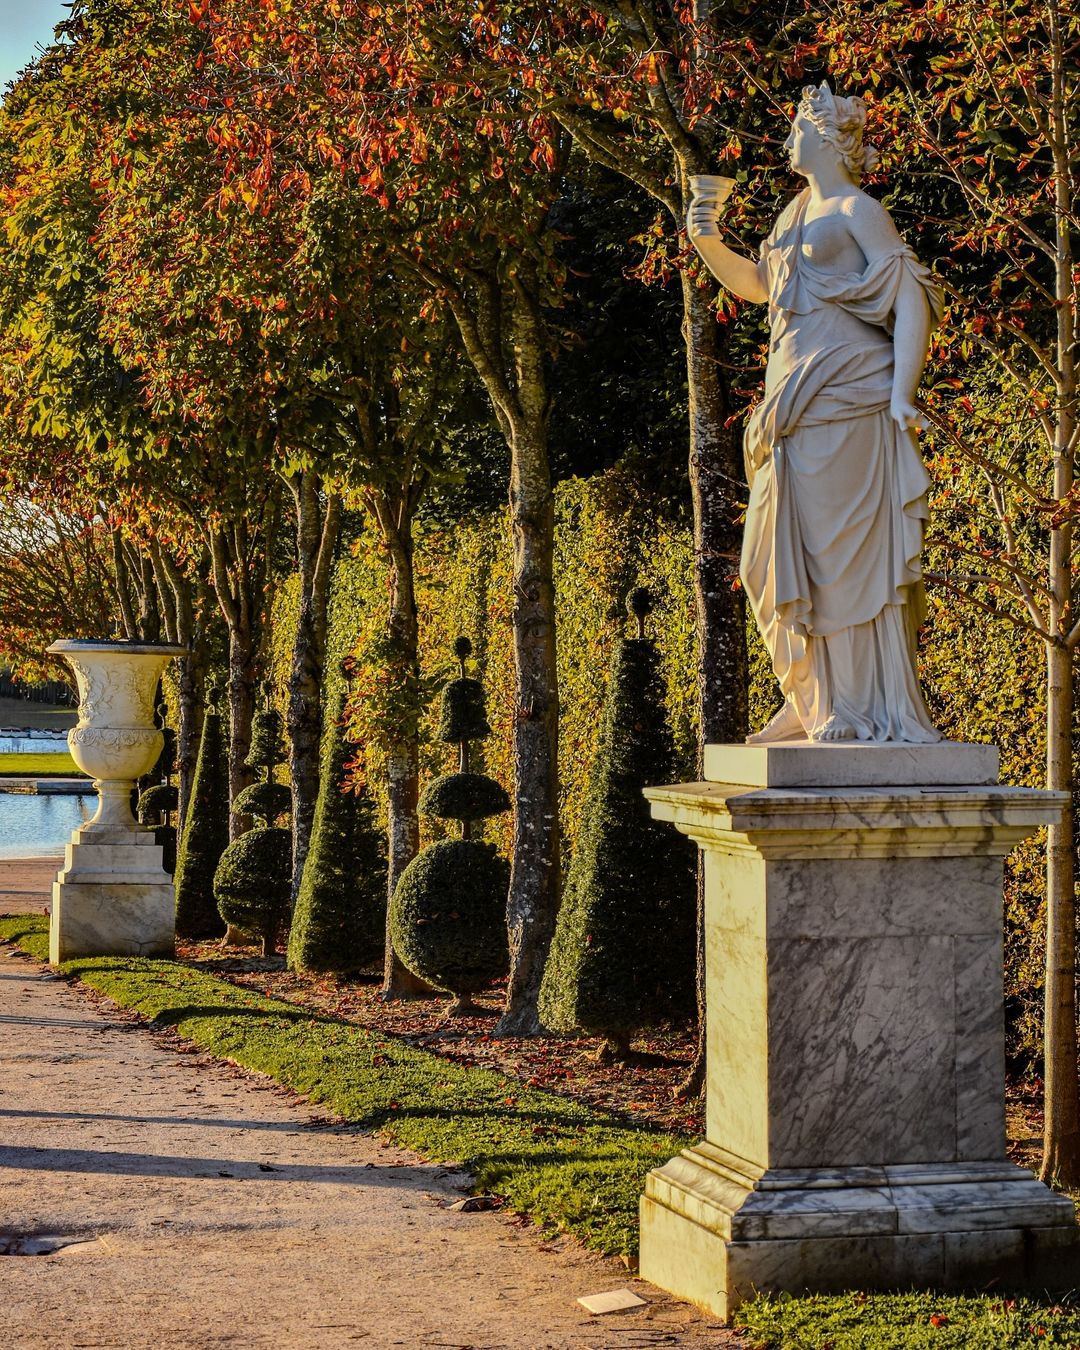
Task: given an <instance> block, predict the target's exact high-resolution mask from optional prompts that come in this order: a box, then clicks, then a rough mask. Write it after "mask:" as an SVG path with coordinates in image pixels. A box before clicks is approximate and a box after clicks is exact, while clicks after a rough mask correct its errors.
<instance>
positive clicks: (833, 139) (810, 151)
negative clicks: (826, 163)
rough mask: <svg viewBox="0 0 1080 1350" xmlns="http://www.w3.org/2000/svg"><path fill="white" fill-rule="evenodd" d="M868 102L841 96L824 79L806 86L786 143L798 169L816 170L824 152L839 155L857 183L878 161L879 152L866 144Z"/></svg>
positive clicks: (838, 157) (806, 171)
mask: <svg viewBox="0 0 1080 1350" xmlns="http://www.w3.org/2000/svg"><path fill="white" fill-rule="evenodd" d="M865 125H866V104H865V103H864V102H863V101H862V99H861V98H838V97H837V96H836V95H835V94H834V93H833V92H832V90H831V89H830V88H829V86H828V85H827V84H826V83H825V82H824V81H822V83H821V84H820V85H817V86H816V87H815V86H814V85H812V84H808V85H807V86H806V88H805V89H804V90H803V94H802V99H801V100H800V102H799V107H798V110H797V111H796V113H795V117H794V119H793V121H792V123H791V132H790V134H789V135H788V138H787V140H786V141H785V142H784V147H785V149H786V150H787V151H788V153H789V156H790V159H791V167H792V168H793V169H794V170H795V172H796V173H802V174H806V173H812V172H813V170H814V167H815V161H818V157H819V156H820V155H822V154H829V155H832V156H834V157H835V158H836V159H838V160H839V161H840V163H841V165H843V167H844V169H846V170H847V173H848V175H849V177H850V178H851V181H852V182H853V183H858V181H859V180H860V179H861V178H862V176H863V174H864V173H869V172H870V170H871V169H873V167H874V165H875V164H876V163H877V152H876V151H875V150H872V149H871V148H870V147H869V146H867V145H863V128H864V127H865Z"/></svg>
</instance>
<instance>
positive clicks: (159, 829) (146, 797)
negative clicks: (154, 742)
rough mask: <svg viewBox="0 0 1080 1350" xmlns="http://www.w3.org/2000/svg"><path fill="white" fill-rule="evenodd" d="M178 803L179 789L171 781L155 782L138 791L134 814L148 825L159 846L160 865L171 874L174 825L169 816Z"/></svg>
mask: <svg viewBox="0 0 1080 1350" xmlns="http://www.w3.org/2000/svg"><path fill="white" fill-rule="evenodd" d="M179 804H180V793H179V790H178V789H177V788H176V787H175V785H174V784H172V783H155V784H154V786H153V787H148V788H147V789H146V791H145V792H140V793H139V804H138V807H137V808H136V816H137V818H138V821H139V824H140V825H150V826H152V827H153V830H154V842H155V843H157V844H158V845H160V847H161V865H162V867H163V868H164V869H165V871H166V872H168V873H169V875H170V876H171V875H172V874H173V873H174V872H175V871H176V826H175V825H174V824H173V823H172V821H171V820H170V819H169V817H170V816H171V815H172V813H173V812H174V811H175V810H176V808H177V807H178V806H179Z"/></svg>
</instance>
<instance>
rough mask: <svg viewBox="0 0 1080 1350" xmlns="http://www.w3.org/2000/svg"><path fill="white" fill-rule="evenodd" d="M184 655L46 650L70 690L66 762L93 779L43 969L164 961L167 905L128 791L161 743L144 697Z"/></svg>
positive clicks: (167, 886) (68, 643) (87, 645)
mask: <svg viewBox="0 0 1080 1350" xmlns="http://www.w3.org/2000/svg"><path fill="white" fill-rule="evenodd" d="M185 650H186V648H184V647H178V646H173V645H171V644H162V643H153V644H151V643H132V642H94V641H78V640H65V641H62V642H54V643H53V645H52V646H51V647H50V648H49V651H50V653H52V654H55V655H58V656H63V658H64V660H65V661H67V663H68V665H69V666H70V667H71V668H72V670H73V671H74V672H75V679H76V680H77V682H78V686H79V721H78V724H77V725H76V726H75V727H73V728H72V729H71V731H69V732H68V746H69V748H70V750H71V755H72V758H73V759H74V760H75V763H76V764H77V765H78V766H79V768H80V769H82V771H83V772H84V773H88V774H90V775H91V776H92V777H93V779H94V787H95V789H96V791H97V794H98V807H97V811H96V812H95V814H94V815H93V816H92V817H91V819H90V820H89V821H87V823H86V824H85V825H82V826H80V827H79V829H77V830H75V831H74V833H73V834H72V836H71V842H70V843H69V844H68V845H67V847H66V850H65V854H64V866H63V868H62V869H61V870H60V872H59V874H58V875H57V878H56V880H55V881H54V882H53V891H52V915H51V919H50V922H49V960H50V961H52V962H53V963H56V962H59V961H66V960H68V959H69V958H71V957H75V956H161V955H169V956H171V955H172V952H173V948H174V941H175V915H174V911H175V897H174V893H173V884H172V878H171V877H170V876H169V875H168V873H166V872H165V871H164V869H163V868H162V865H161V848H160V846H159V845H158V844H157V843H155V841H154V832H153V830H152V829H149V828H147V827H145V826H142V825H138V824H137V823H136V821H135V818H134V816H133V815H132V814H131V793H132V790H133V788H134V786H135V781H136V779H138V778H139V777H140V776H141V775H142V774H144V773H147V772H148V771H149V770H150V769H152V768H153V766H154V763H155V761H156V760H157V758H158V756H159V755H160V754H161V748H162V745H163V738H162V735H161V732H160V731H158V730H157V728H156V727H155V726H154V696H155V693H156V691H157V685H158V680H159V679H160V678H161V673H162V671H163V670H164V669H165V667H166V665H167V664H168V662H169V661H170V660H171V658H172V657H174V656H180V655H182V654H183V653H184V652H185Z"/></svg>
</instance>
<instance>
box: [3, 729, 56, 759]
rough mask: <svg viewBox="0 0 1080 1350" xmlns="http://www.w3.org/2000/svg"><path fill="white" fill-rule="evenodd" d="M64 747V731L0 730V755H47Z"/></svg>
mask: <svg viewBox="0 0 1080 1350" xmlns="http://www.w3.org/2000/svg"><path fill="white" fill-rule="evenodd" d="M66 749H67V732H65V731H14V732H11V733H5V732H3V731H0V755H47V754H50V753H53V752H55V751H57V750H66Z"/></svg>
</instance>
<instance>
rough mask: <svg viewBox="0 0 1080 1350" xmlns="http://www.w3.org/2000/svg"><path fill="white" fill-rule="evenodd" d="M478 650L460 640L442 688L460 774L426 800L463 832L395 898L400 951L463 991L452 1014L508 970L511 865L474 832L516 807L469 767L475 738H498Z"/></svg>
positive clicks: (425, 859)
mask: <svg viewBox="0 0 1080 1350" xmlns="http://www.w3.org/2000/svg"><path fill="white" fill-rule="evenodd" d="M471 652H472V643H471V642H470V641H469V639H468V638H465V637H460V638H458V640H457V642H456V643H455V644H454V653H455V655H456V656H457V658H458V662H459V664H460V676H459V678H458V679H456V680H452V681H451V682H450V683H449V684H448V685H447V686H446V688H445V689H444V690H443V697H442V707H441V709H440V721H439V733H438V734H439V739H440V740H443V741H448V742H457V744H458V746H459V762H460V771H459V772H458V773H452V774H444V775H443V776H442V777H441V778H436V779H435V780H434V782H432V783H431V784H430V785H429V786H428V788H427V790H426V792H425V793H424V795H423V797H422V798H421V801H420V807H419V809H420V811H421V812H422V813H423V814H425V815H431V816H439V817H442V818H444V819H449V820H458V821H460V822H461V838H460V839H444V840H442V841H441V842H439V843H437V844H432V846H431V847H430V848H426V849H424V851H423V852H422V853H420V854H418V855H417V856H416V857H415V858H414V859H413V860H412V862H411V863H409V865H408V867H406V869H405V870H404V872H402V874H401V877H400V879H399V881H398V884H397V889H396V890H395V891H394V896H393V899H392V900H391V902H390V930H391V941H392V942H393V946H394V950H395V951H396V952H397V953H398V955H399V956H400V957H401V959H402V961H403V962H404V963H405V965H406V966H408V968H409V969H410V970H411V971H412V972H413V974H414V975H419V976H420V978H421V979H423V980H426V981H427V982H428V984H432V985H434V986H435V988H436V989H448V990H450V991H451V992H452V993H453V994H455V995H456V999H455V1002H454V1003H453V1004H451V1006H450V1009H449V1014H450V1015H454V1014H457V1013H464V1012H470V1011H475V1009H474V1008H473V1004H472V995H473V994H475V993H476V992H477V991H478V990H479V989H481V988H482V987H483V986H484V985H485V984H488V983H489V982H490V981H491V980H494V979H498V978H499V976H501V975H504V974H505V973H506V971H507V969H508V967H509V960H510V957H509V945H508V940H507V934H506V894H507V891H508V890H509V886H510V864H509V863H508V862H506V860H505V859H504V858H500V857H499V855H498V854H497V853H496V851H495V848H494V846H493V845H491V844H485V843H483V842H481V841H479V840H474V839H472V837H471V833H472V825H473V822H474V821H478V820H483V819H484V818H485V817H487V816H493V815H498V814H500V813H501V812H503V811H507V810H509V809H510V799H509V797H507V795H506V792H505V791H504V790H503V788H502V787H501V786H500V785H499V784H498V783H496V782H495V780H494V779H492V778H488V777H487V776H486V775H485V774H479V773H473V772H471V771H470V769H469V741H471V740H481V739H483V738H484V737H486V736H490V735H491V728H490V726H489V725H488V720H487V713H486V710H485V707H484V687H483V685H482V684H481V683H480V681H479V680H474V679H470V678H468V677H467V676H466V674H465V662H466V660H467V658H468V657H469V655H470V654H471Z"/></svg>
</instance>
